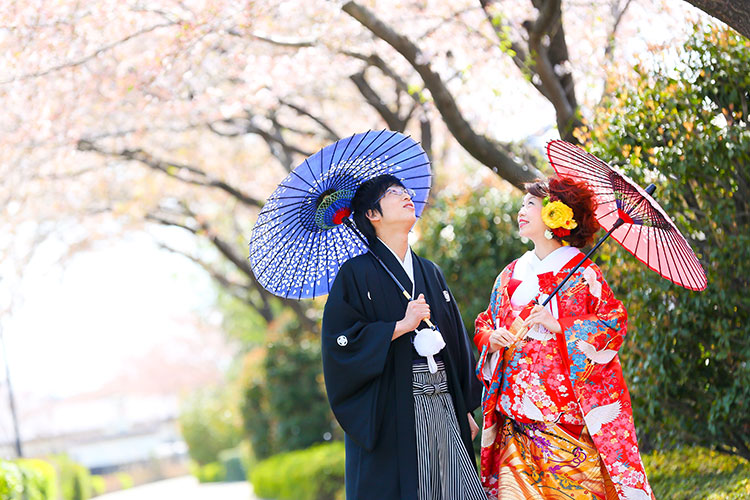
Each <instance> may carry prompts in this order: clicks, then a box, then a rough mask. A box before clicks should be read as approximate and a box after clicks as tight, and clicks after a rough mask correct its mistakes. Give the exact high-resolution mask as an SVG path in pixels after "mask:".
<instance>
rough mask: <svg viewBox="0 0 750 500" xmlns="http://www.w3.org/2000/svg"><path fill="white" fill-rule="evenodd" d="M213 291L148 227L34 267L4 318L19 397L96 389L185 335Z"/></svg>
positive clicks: (0, 407)
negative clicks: (63, 263) (14, 306)
mask: <svg viewBox="0 0 750 500" xmlns="http://www.w3.org/2000/svg"><path fill="white" fill-rule="evenodd" d="M41 260H43V259H41ZM214 293H215V292H214V289H213V287H212V285H211V283H210V280H209V278H208V277H207V276H206V275H205V274H203V273H202V272H201V271H200V269H198V268H197V267H196V266H195V265H193V264H192V263H191V262H189V261H188V260H187V259H184V258H180V257H179V256H176V255H175V254H172V253H170V252H167V251H164V250H160V249H158V248H157V247H156V245H155V243H154V239H153V238H152V237H151V236H149V235H148V234H145V233H141V234H136V235H131V236H130V237H128V238H127V239H123V240H118V241H113V242H111V243H107V244H106V245H100V246H99V247H98V248H96V249H95V250H93V251H87V252H84V253H81V254H78V255H76V256H74V257H73V258H72V259H71V260H70V261H69V262H68V264H67V265H66V267H65V268H64V269H60V268H59V267H57V266H50V265H48V264H39V265H37V266H32V267H31V269H29V271H28V272H27V273H26V276H25V277H24V294H23V295H24V297H25V298H24V301H23V303H22V304H21V305H20V307H19V308H18V310H17V311H15V312H14V314H13V315H12V317H6V318H5V321H3V327H4V337H5V342H6V346H7V351H8V356H9V365H10V368H11V380H12V383H13V387H14V389H15V391H16V392H17V394H19V396H22V395H23V394H24V393H31V394H34V395H35V396H43V395H55V396H64V395H70V394H75V393H79V392H84V391H88V390H92V389H96V388H97V387H98V386H99V385H101V384H102V383H104V382H106V381H107V379H109V378H111V377H113V376H114V375H115V374H117V373H118V372H121V371H122V369H123V368H124V365H125V363H127V361H128V360H129V359H133V358H137V357H138V356H139V355H143V354H145V353H146V352H147V351H149V350H150V349H151V348H153V347H155V346H156V345H158V344H162V343H163V342H164V341H165V340H168V339H169V338H170V337H172V338H179V337H180V336H183V335H184V333H185V332H184V330H185V329H186V328H190V322H191V321H190V320H191V318H193V317H195V316H196V314H198V313H199V312H200V311H199V310H203V311H204V312H205V311H206V310H207V308H209V307H210V305H211V304H212V300H213V296H214ZM0 377H1V379H2V380H4V379H5V374H4V372H3V373H1V374H0ZM6 406H7V404H6V402H5V401H0V411H3V410H4V409H5V407H6Z"/></svg>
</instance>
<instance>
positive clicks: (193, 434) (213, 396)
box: [179, 389, 242, 465]
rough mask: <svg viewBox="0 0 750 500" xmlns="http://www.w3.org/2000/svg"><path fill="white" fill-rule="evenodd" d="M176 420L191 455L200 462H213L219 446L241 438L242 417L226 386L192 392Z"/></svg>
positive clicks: (228, 446) (220, 448)
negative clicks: (224, 388) (224, 387)
mask: <svg viewBox="0 0 750 500" xmlns="http://www.w3.org/2000/svg"><path fill="white" fill-rule="evenodd" d="M179 421H180V432H181V433H182V437H183V438H184V439H185V443H187V446H188V452H189V454H190V458H192V459H193V460H195V461H196V462H198V463H199V464H201V465H205V464H208V463H211V462H216V461H217V460H218V457H219V452H220V451H221V450H226V449H229V448H232V447H234V446H237V445H238V444H239V442H240V441H241V440H242V425H241V417H240V415H239V411H238V409H237V408H236V405H235V404H234V402H233V401H232V395H231V393H230V391H228V390H223V389H205V390H200V391H196V392H194V393H192V394H191V395H190V396H189V397H188V398H186V399H185V400H184V401H183V402H182V405H181V408H180V417H179Z"/></svg>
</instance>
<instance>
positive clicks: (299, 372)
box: [242, 316, 336, 458]
mask: <svg viewBox="0 0 750 500" xmlns="http://www.w3.org/2000/svg"><path fill="white" fill-rule="evenodd" d="M277 324H278V326H276V324H275V325H271V326H270V327H269V328H270V329H271V331H270V332H269V343H268V346H267V348H266V352H265V356H264V358H263V361H262V369H261V370H260V373H254V374H253V376H252V378H251V380H249V381H248V383H247V385H246V389H245V397H244V401H243V404H242V416H243V422H244V427H245V431H246V433H247V434H248V436H249V438H250V442H251V444H252V447H253V453H254V454H255V456H256V457H257V458H266V457H268V456H270V455H271V454H273V453H279V452H282V451H290V450H296V449H300V448H306V447H308V446H310V445H312V444H313V443H319V442H322V441H324V440H326V439H331V437H332V436H333V434H334V433H335V429H336V424H335V422H334V420H333V416H332V414H331V411H330V409H329V407H328V400H327V399H326V396H325V393H324V391H323V383H322V373H321V372H322V367H321V359H320V340H319V339H318V335H317V333H316V334H312V333H309V332H303V331H302V330H301V328H300V325H299V323H298V322H297V320H296V319H294V318H293V317H291V316H290V317H286V316H285V317H283V318H282V319H281V320H279V322H277ZM274 328H277V330H276V331H274Z"/></svg>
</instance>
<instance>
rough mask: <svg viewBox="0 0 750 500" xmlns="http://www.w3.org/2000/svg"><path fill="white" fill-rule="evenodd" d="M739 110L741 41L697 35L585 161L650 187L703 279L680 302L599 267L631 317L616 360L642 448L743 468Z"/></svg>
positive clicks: (612, 114) (743, 233)
mask: <svg viewBox="0 0 750 500" xmlns="http://www.w3.org/2000/svg"><path fill="white" fill-rule="evenodd" d="M749 102H750V42H748V41H747V40H746V39H743V38H741V37H739V36H738V35H737V34H735V33H733V32H729V31H718V30H717V31H711V32H708V33H706V34H703V33H700V32H696V34H695V35H694V37H693V39H692V40H691V41H690V42H689V43H688V44H687V46H686V47H685V50H684V53H683V55H682V64H681V65H679V66H678V69H676V70H672V71H666V70H664V71H660V72H658V73H654V74H651V73H648V72H645V71H639V79H638V81H637V83H636V84H635V85H634V86H632V85H631V86H626V87H623V88H621V89H620V90H619V91H618V92H616V93H615V94H614V95H613V97H612V99H611V101H610V102H608V103H607V105H608V108H605V109H604V110H603V111H602V114H601V115H600V116H599V120H600V121H599V122H598V123H597V124H596V126H595V128H594V130H593V133H592V137H593V147H592V152H593V153H595V154H598V155H599V156H600V157H602V158H605V159H607V160H608V161H614V162H616V163H621V164H626V166H624V167H623V168H624V169H625V170H626V171H627V173H628V174H629V175H631V176H632V177H633V178H634V179H635V180H637V181H638V182H640V183H641V184H642V185H644V186H645V185H646V184H648V183H649V182H654V183H655V184H656V185H657V191H656V193H655V197H656V198H657V199H658V200H659V201H660V203H661V204H662V206H664V207H665V209H666V210H667V212H668V213H669V214H670V215H672V216H673V218H674V219H675V221H676V223H677V225H678V227H680V228H681V230H682V231H683V233H684V234H685V236H686V237H687V238H688V241H689V242H690V244H691V245H692V247H693V248H694V249H695V250H696V253H697V255H698V257H699V258H700V260H701V262H702V264H703V267H704V268H705V270H706V272H707V275H708V289H707V290H706V291H704V292H691V291H688V290H685V289H683V288H681V287H678V286H675V285H672V284H671V283H669V282H668V281H666V280H664V279H662V278H660V277H659V276H657V275H656V274H655V273H653V272H651V271H648V270H646V268H645V267H644V266H642V265H641V264H640V263H638V262H636V261H635V259H634V258H632V257H630V256H629V255H627V254H626V253H625V252H624V251H621V250H618V251H617V252H615V253H614V254H613V255H611V261H610V262H607V263H605V264H603V267H604V268H605V275H607V277H608V280H609V282H610V284H611V285H613V288H614V289H615V293H616V294H617V295H618V297H619V298H620V299H621V300H623V301H624V302H625V304H626V306H627V308H628V312H629V314H630V320H629V342H628V344H627V345H626V347H625V348H624V349H623V355H622V356H621V359H622V360H623V361H624V364H625V370H626V375H627V377H628V380H629V381H630V388H631V391H632V393H633V396H634V405H633V406H634V409H635V412H636V423H637V425H638V428H639V431H640V436H641V441H642V444H650V445H651V446H654V447H660V448H661V447H664V446H671V445H674V444H676V443H695V444H701V445H705V446H712V447H714V446H715V447H718V448H719V449H723V450H727V451H731V452H733V453H738V454H740V455H742V456H744V457H746V458H750V365H749V364H748V359H750V293H748V290H749V289H750V126H749V122H748V111H749V109H748V103H749ZM610 248H611V247H610ZM603 257H605V258H607V257H608V256H607V255H606V252H605V254H604V255H603Z"/></svg>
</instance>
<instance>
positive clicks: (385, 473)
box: [322, 241, 481, 500]
mask: <svg viewBox="0 0 750 500" xmlns="http://www.w3.org/2000/svg"><path fill="white" fill-rule="evenodd" d="M371 250H372V251H373V252H375V253H376V254H377V255H378V256H379V257H380V258H381V259H382V260H383V262H384V263H385V264H386V265H387V266H388V268H389V269H390V270H391V272H392V273H393V274H394V275H395V276H396V277H397V278H398V279H399V281H400V282H401V284H402V285H403V286H404V288H406V290H409V291H411V289H412V283H411V280H410V279H409V277H408V276H407V274H406V272H405V271H404V269H403V267H402V266H401V264H400V263H399V262H398V260H397V258H396V257H395V256H394V255H393V253H392V252H391V251H390V250H389V249H388V248H387V247H386V246H385V245H384V244H383V243H382V242H380V241H377V242H376V243H375V245H374V246H373V247H372V248H371ZM409 251H411V250H409ZM412 257H413V263H414V281H415V284H414V285H415V287H414V297H418V296H419V294H420V293H423V294H424V296H425V299H426V300H427V303H428V304H429V305H430V311H431V320H432V322H433V323H434V324H435V325H436V326H437V328H438V329H439V330H440V332H441V333H442V335H443V338H444V340H445V343H446V347H445V348H444V349H443V350H442V351H440V356H441V357H442V360H443V362H444V364H445V370H446V373H447V378H448V388H449V392H450V394H451V397H452V399H453V405H454V408H455V410H456V419H457V421H458V424H459V428H460V431H461V438H462V440H463V442H464V445H465V446H466V450H467V452H468V454H469V457H470V458H471V460H472V462H473V461H474V451H473V448H472V444H471V433H470V430H469V424H468V421H467V416H466V414H467V412H469V411H473V410H474V409H475V408H477V407H478V406H479V404H480V398H481V384H480V383H479V381H478V379H477V378H476V376H475V375H474V365H475V362H474V355H473V352H472V350H471V348H470V343H469V338H468V336H467V335H466V331H465V329H464V327H463V323H462V321H461V315H460V313H459V311H458V307H457V306H456V302H455V300H454V298H453V295H452V294H451V293H450V290H449V289H448V286H447V285H446V283H445V278H444V277H443V274H442V272H441V271H440V269H439V268H438V267H437V266H436V265H435V264H433V263H432V262H430V261H429V260H426V259H422V258H420V257H418V256H416V255H415V254H412ZM406 304H407V301H406V298H405V297H404V296H403V295H402V294H401V291H400V290H399V288H398V287H397V285H396V284H395V283H394V282H393V280H392V279H391V277H389V276H388V274H386V272H385V270H383V268H382V267H381V265H380V264H379V263H378V262H377V260H376V259H375V258H374V257H373V256H372V255H370V254H369V253H366V254H364V255H360V256H358V257H355V258H353V259H350V260H348V261H347V262H345V263H344V265H343V266H342V267H341V269H340V270H339V272H338V275H337V276H336V279H335V281H334V283H333V286H332V288H331V292H330V294H329V296H328V301H327V302H326V306H325V312H324V314H323V335H322V351H323V373H324V375H325V383H326V389H327V392H328V400H329V402H330V404H331V408H332V409H333V413H334V414H335V416H336V419H337V420H338V422H339V424H341V427H342V428H343V429H344V431H345V432H346V497H347V499H348V500H355V499H356V500H366V499H377V500H388V499H392V500H416V499H417V483H418V479H417V478H418V474H417V451H416V450H417V448H416V437H415V432H416V430H415V418H414V399H413V396H412V356H413V346H412V343H411V341H412V338H413V334H406V335H402V336H401V337H399V338H398V339H396V340H394V341H391V337H392V335H393V331H394V328H395V324H396V321H398V320H400V319H402V318H403V317H404V314H405V313H406ZM421 326H422V327H424V326H425V325H424V324H422V325H421ZM422 359H424V358H422Z"/></svg>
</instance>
